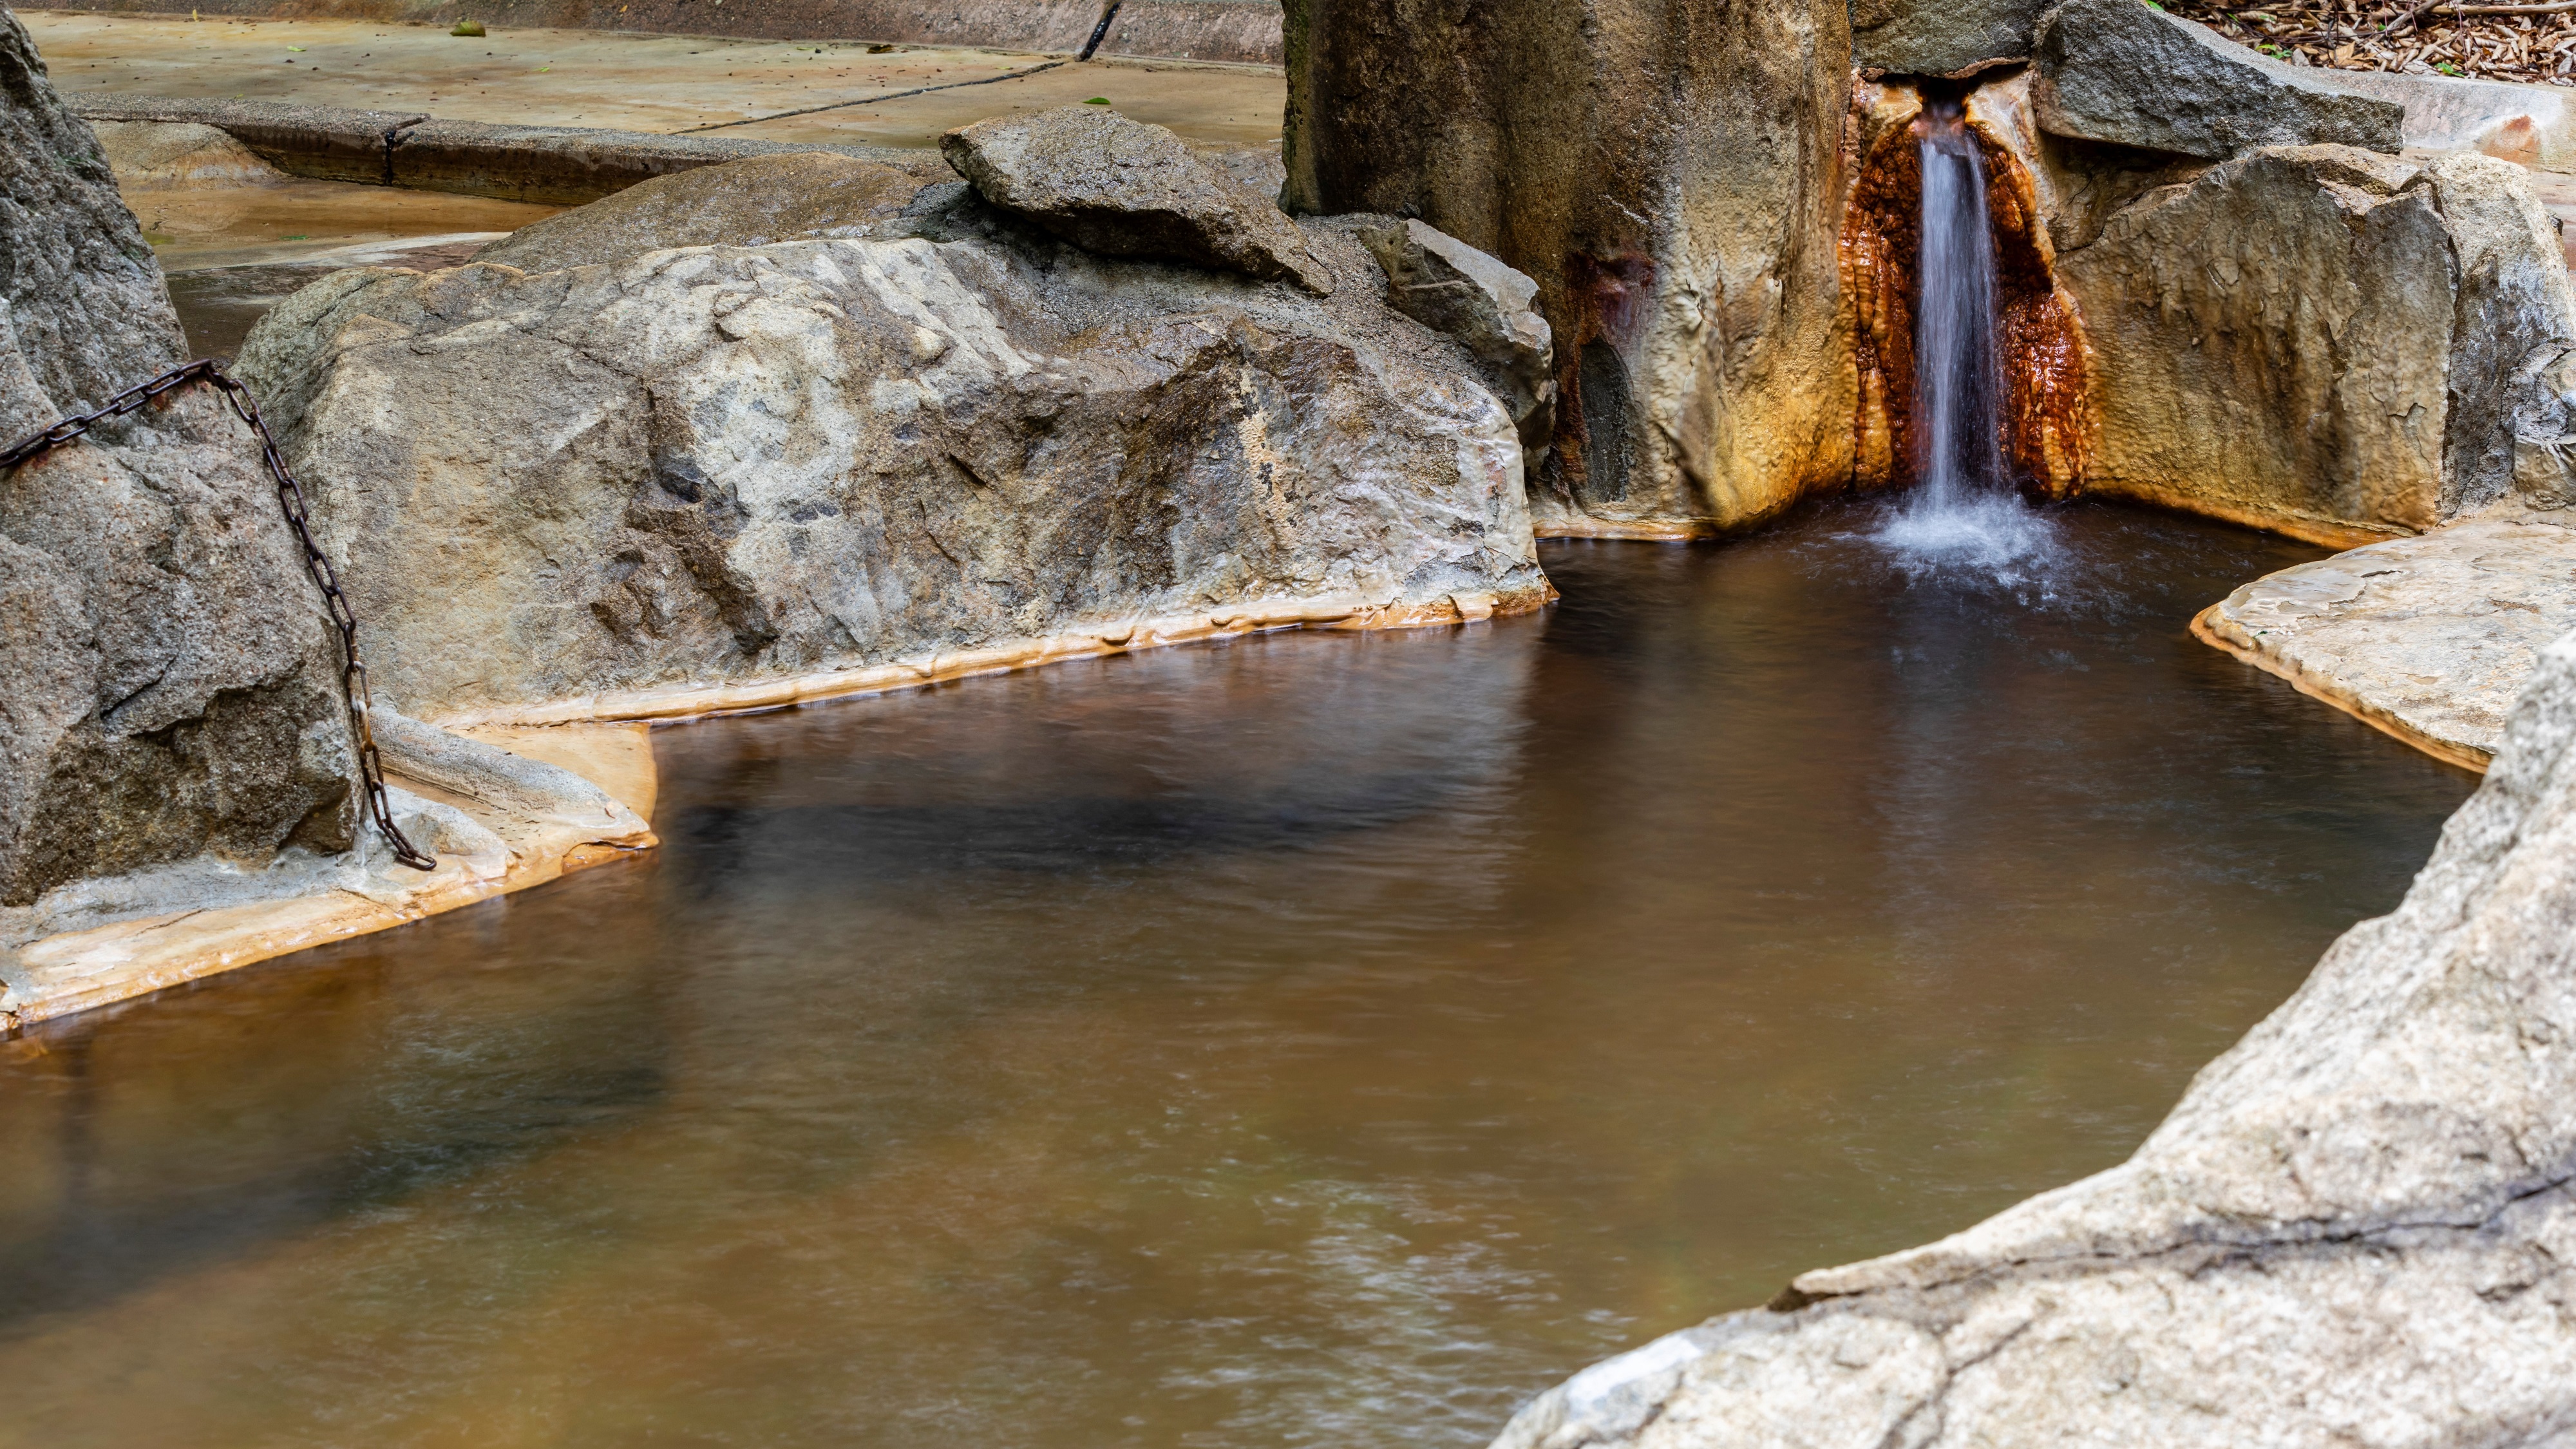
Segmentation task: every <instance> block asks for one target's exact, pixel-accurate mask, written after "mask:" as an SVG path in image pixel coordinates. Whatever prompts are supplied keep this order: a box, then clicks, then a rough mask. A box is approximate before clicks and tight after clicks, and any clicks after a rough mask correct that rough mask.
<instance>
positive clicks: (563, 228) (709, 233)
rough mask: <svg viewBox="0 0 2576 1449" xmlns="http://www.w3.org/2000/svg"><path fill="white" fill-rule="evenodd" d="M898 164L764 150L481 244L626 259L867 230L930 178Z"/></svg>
mask: <svg viewBox="0 0 2576 1449" xmlns="http://www.w3.org/2000/svg"><path fill="white" fill-rule="evenodd" d="M923 184H924V183H923V181H922V179H921V178H920V177H918V176H915V175H913V174H912V173H910V172H907V171H903V170H901V169H898V168H896V167H893V166H886V165H882V164H880V163H878V162H874V161H861V160H858V159H856V158H854V157H849V156H842V155H837V154H835V153H833V152H830V151H794V152H788V153H786V154H784V155H778V156H754V157H749V158H746V159H744V160H741V161H730V162H727V163H725V164H724V165H721V166H701V167H697V168H696V169H694V170H689V171H679V172H674V173H672V174H671V175H669V176H657V177H654V178H653V179H652V180H650V181H646V182H641V183H639V184H637V185H634V186H630V187H628V188H627V189H625V190H624V191H621V192H618V193H617V194H616V195H614V196H610V197H606V198H604V199H602V200H599V201H594V202H592V203H591V204H590V205H588V206H581V207H575V208H573V209H572V210H570V211H563V212H557V213H556V214H555V215H553V216H550V217H547V218H546V219H545V220H543V221H540V222H537V223H535V224H534V225H531V226H524V227H521V228H520V229H519V230H517V231H515V232H512V233H511V234H510V235H508V236H506V237H503V238H502V239H501V240H499V241H496V242H494V243H492V244H491V245H490V246H488V247H485V248H484V249H483V250H481V251H479V252H477V253H475V254H474V260H476V261H478V262H500V263H502V264H504V265H507V266H513V267H517V268H518V269H519V270H521V271H523V272H557V271H562V270H563V269H564V268H566V267H586V266H591V265H593V264H595V263H600V262H622V261H625V260H627V259H628V258H630V257H639V256H642V255H643V254H644V253H646V252H651V251H660V250H662V249H663V248H665V247H704V246H730V247H756V246H765V245H767V244H768V243H770V242H782V241H805V240H810V239H814V238H822V237H848V236H866V235H867V234H868V232H869V229H870V228H871V227H872V226H874V225H876V224H878V223H881V222H884V221H887V220H890V219H892V218H894V217H896V216H900V215H901V214H902V213H903V209H904V208H905V207H906V206H908V205H910V204H911V202H912V199H913V197H914V196H915V195H917V194H919V192H920V191H921V188H922V186H923Z"/></svg>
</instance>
